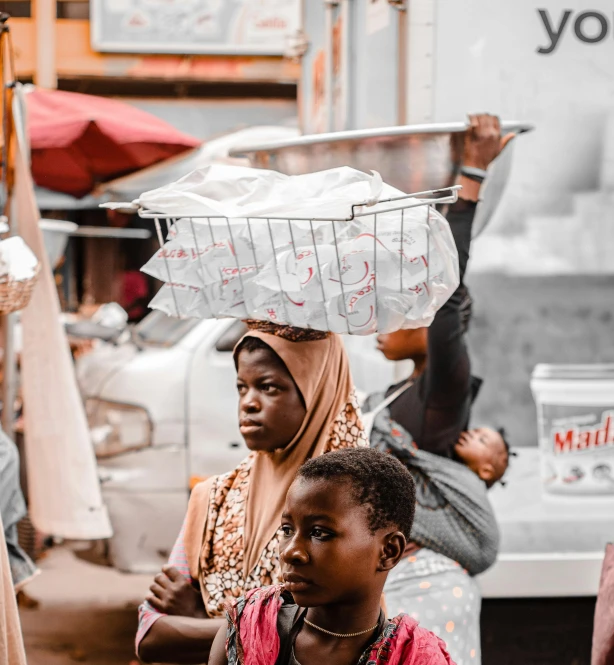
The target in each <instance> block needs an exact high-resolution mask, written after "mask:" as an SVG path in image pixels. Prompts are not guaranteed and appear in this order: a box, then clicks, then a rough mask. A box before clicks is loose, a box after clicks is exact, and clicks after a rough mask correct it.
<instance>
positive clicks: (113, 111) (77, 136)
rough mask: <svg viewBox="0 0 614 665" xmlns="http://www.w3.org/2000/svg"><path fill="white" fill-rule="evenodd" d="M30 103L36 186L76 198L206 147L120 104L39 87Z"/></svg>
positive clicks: (163, 122) (150, 117)
mask: <svg viewBox="0 0 614 665" xmlns="http://www.w3.org/2000/svg"><path fill="white" fill-rule="evenodd" d="M26 103H27V115H28V133H29V138H30V148H31V155H32V175H33V177H34V181H35V182H36V184H37V185H39V186H40V187H44V188H46V189H50V190H53V191H56V192H62V193H65V194H70V195H72V196H77V197H81V196H85V195H86V194H89V192H91V191H92V189H94V187H95V186H96V184H98V183H100V182H103V181H105V180H109V179H111V178H113V177H116V176H120V175H125V174H127V173H131V172H133V171H137V170H140V169H143V168H145V167H148V166H151V165H152V164H157V163H158V162H160V161H163V160H165V159H167V158H169V157H173V156H175V155H178V154H181V153H182V152H185V151H186V150H189V149H190V148H195V147H196V146H197V145H199V143H200V141H199V140H198V139H196V138H194V137H192V136H189V135H187V134H184V133H183V132H180V131H179V130H177V129H175V128H174V127H173V126H171V125H169V124H168V123H167V122H165V121H164V120H160V119H159V118H156V117H155V116H153V115H151V114H149V113H147V112H145V111H142V110H140V109H137V108H135V107H133V106H130V105H129V104H125V103H123V102H120V101H117V100H115V99H107V98H104V97H96V96H93V95H83V94H79V93H74V92H64V91H61V90H43V89H39V88H35V89H33V90H32V91H30V92H29V93H28V94H27V95H26Z"/></svg>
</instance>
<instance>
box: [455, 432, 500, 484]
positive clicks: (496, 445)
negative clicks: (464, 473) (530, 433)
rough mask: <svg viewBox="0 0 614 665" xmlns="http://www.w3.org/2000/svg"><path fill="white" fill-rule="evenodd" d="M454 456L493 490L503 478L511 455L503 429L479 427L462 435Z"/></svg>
mask: <svg viewBox="0 0 614 665" xmlns="http://www.w3.org/2000/svg"><path fill="white" fill-rule="evenodd" d="M454 454H455V456H456V457H457V459H458V460H459V461H460V462H462V463H463V464H465V465H466V466H468V467H469V468H470V469H471V470H472V471H473V472H474V473H476V474H477V475H478V476H479V477H480V478H481V479H482V480H483V481H484V482H485V483H486V486H487V487H488V488H491V487H492V486H493V485H494V484H495V483H498V482H499V481H500V480H501V478H503V476H504V474H505V472H506V471H507V467H508V465H509V461H510V454H511V453H510V447H509V444H508V443H507V441H506V440H505V432H504V431H503V429H492V428H490V427H477V428H476V429H472V430H469V431H468V432H463V433H462V434H461V435H460V437H459V439H458V442H457V443H456V445H455V446H454Z"/></svg>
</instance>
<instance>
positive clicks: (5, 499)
mask: <svg viewBox="0 0 614 665" xmlns="http://www.w3.org/2000/svg"><path fill="white" fill-rule="evenodd" d="M26 514H27V509H26V502H25V500H24V497H23V494H22V491H21V485H20V482H19V452H18V450H17V446H16V445H15V444H14V443H13V442H12V441H11V439H9V437H8V436H7V435H6V434H5V433H4V432H3V431H1V430H0V515H1V516H2V523H3V524H4V539H5V541H6V548H7V551H8V558H9V562H10V570H11V577H12V580H13V586H14V588H15V592H18V591H21V590H22V589H23V587H24V586H25V585H26V584H27V583H28V582H29V581H30V580H31V579H32V578H33V577H34V576H35V575H36V574H37V573H38V569H37V568H36V566H35V564H34V562H33V561H32V560H31V559H30V557H29V556H28V555H27V554H26V553H25V552H24V551H23V549H22V548H21V547H20V545H19V541H18V535H17V524H18V523H19V522H20V521H21V520H22V519H23V518H24V517H25V516H26Z"/></svg>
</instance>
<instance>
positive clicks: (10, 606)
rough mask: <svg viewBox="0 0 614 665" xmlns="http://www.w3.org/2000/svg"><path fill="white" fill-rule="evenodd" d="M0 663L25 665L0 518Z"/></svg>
mask: <svg viewBox="0 0 614 665" xmlns="http://www.w3.org/2000/svg"><path fill="white" fill-rule="evenodd" d="M0 663H6V665H26V654H25V651H24V646H23V638H22V636H21V623H20V622H19V613H18V612H17V602H16V600H15V589H14V588H13V579H12V577H11V566H10V564H9V556H8V552H7V551H6V541H5V540H4V527H3V526H2V518H0Z"/></svg>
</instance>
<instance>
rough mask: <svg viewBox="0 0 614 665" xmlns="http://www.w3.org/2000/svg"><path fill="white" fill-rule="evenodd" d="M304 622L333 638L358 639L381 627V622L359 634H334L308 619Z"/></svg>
mask: <svg viewBox="0 0 614 665" xmlns="http://www.w3.org/2000/svg"><path fill="white" fill-rule="evenodd" d="M303 621H304V622H305V623H306V624H307V625H308V626H311V627H312V628H315V629H316V630H319V631H320V632H321V633H326V634H327V635H332V636H333V637H339V638H343V637H358V636H360V635H366V634H367V633H371V632H373V631H374V630H375V629H376V628H377V627H378V626H379V621H378V622H377V623H376V624H375V626H371V628H367V630H361V631H360V632H359V633H332V632H331V631H330V630H326V629H325V628H320V626H316V625H315V623H311V621H309V620H308V619H303Z"/></svg>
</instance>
